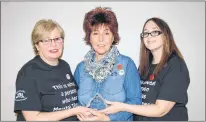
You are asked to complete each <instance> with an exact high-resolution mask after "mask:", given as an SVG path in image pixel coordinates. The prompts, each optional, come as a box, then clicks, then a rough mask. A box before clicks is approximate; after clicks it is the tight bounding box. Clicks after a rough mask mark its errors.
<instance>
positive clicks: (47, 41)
mask: <svg viewBox="0 0 206 122" xmlns="http://www.w3.org/2000/svg"><path fill="white" fill-rule="evenodd" d="M53 40H54V42H55V43H63V42H64V38H63V37H57V38H53V39H44V40H39V41H38V42H37V43H39V42H42V43H43V44H44V45H50V44H51V43H52V41H53Z"/></svg>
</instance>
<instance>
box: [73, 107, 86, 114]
mask: <svg viewBox="0 0 206 122" xmlns="http://www.w3.org/2000/svg"><path fill="white" fill-rule="evenodd" d="M73 111H74V115H77V114H79V113H88V112H89V111H90V108H87V107H84V106H77V107H76V108H73Z"/></svg>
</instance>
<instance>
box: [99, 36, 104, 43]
mask: <svg viewBox="0 0 206 122" xmlns="http://www.w3.org/2000/svg"><path fill="white" fill-rule="evenodd" d="M99 41H100V42H102V41H103V35H102V34H101V35H100V36H99Z"/></svg>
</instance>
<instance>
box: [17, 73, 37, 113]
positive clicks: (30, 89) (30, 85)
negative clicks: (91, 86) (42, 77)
mask: <svg viewBox="0 0 206 122" xmlns="http://www.w3.org/2000/svg"><path fill="white" fill-rule="evenodd" d="M26 72H28V71H26ZM21 110H28V111H40V110H41V101H40V93H39V92H38V90H37V84H36V81H35V80H34V78H32V77H31V76H29V75H28V73H25V72H24V71H20V72H19V73H18V75H17V79H16V94H15V105H14V111H15V112H18V111H21Z"/></svg>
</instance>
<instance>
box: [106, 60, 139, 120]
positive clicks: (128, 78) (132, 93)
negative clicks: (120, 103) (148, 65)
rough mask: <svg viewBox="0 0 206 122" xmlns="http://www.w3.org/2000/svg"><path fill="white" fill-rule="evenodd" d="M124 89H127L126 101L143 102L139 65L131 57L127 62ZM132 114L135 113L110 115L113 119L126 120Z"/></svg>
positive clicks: (131, 102) (127, 102)
mask: <svg viewBox="0 0 206 122" xmlns="http://www.w3.org/2000/svg"><path fill="white" fill-rule="evenodd" d="M124 89H125V91H126V101H125V102H124V103H126V104H139V105H140V104H142V93H141V85H140V77H139V73H138V70H137V67H136V65H135V63H134V61H133V60H132V59H130V60H129V61H128V64H127V68H126V75H125V81H124ZM132 116H133V114H132V113H129V112H118V113H116V114H112V115H109V117H110V120H111V121H114V120H120V121H124V120H125V121H126V120H128V119H130V118H131V117H132Z"/></svg>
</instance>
